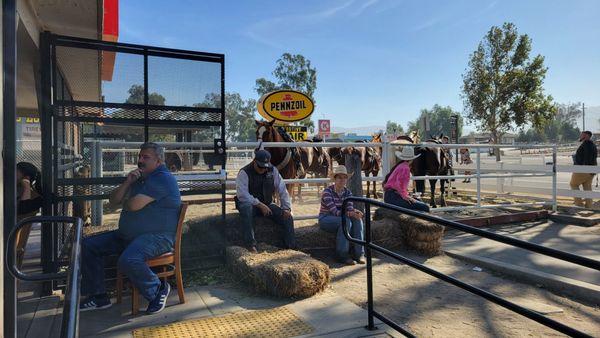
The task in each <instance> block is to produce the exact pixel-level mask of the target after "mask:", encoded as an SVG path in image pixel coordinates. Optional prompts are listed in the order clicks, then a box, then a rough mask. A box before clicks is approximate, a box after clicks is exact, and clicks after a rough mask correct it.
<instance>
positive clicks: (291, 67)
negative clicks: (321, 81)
mask: <svg viewBox="0 0 600 338" xmlns="http://www.w3.org/2000/svg"><path fill="white" fill-rule="evenodd" d="M272 74H273V76H274V77H275V79H276V82H273V81H270V80H267V79H265V78H260V79H257V80H256V87H255V88H254V89H255V90H256V92H257V93H258V95H261V96H262V95H264V94H266V93H269V92H272V91H275V90H281V89H292V90H297V91H300V92H302V93H304V94H306V95H308V96H309V97H310V98H311V99H312V100H313V102H315V100H314V96H313V94H314V93H315V90H316V89H317V69H316V68H314V67H311V64H310V60H309V59H307V58H305V57H304V56H302V55H301V54H290V53H284V54H283V55H281V58H280V59H279V60H277V63H276V65H275V70H274V71H273V73H272ZM299 124H300V125H303V126H306V127H308V129H309V130H310V132H311V133H312V132H313V131H314V130H315V124H314V122H313V121H312V120H311V119H310V117H309V118H306V119H304V120H302V121H300V122H299Z"/></svg>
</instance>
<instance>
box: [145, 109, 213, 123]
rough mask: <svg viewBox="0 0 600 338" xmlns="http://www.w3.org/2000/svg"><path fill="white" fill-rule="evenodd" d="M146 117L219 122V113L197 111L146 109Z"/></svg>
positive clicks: (164, 119) (162, 119)
mask: <svg viewBox="0 0 600 338" xmlns="http://www.w3.org/2000/svg"><path fill="white" fill-rule="evenodd" d="M148 118H149V119H150V120H158V121H190V122H221V113H216V112H199V111H169V110H148Z"/></svg>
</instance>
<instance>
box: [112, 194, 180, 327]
mask: <svg viewBox="0 0 600 338" xmlns="http://www.w3.org/2000/svg"><path fill="white" fill-rule="evenodd" d="M187 208H188V204H187V203H182V204H181V209H180V210H179V221H178V222H177V232H176V234H175V245H174V246H173V251H171V252H167V253H164V254H162V255H160V256H157V257H154V258H151V259H149V260H147V261H146V264H148V266H149V267H151V268H157V267H158V268H162V271H161V272H158V273H157V275H158V278H162V279H163V280H164V281H165V282H166V281H167V278H168V277H171V276H175V281H176V283H177V293H178V294H179V303H180V304H183V303H185V294H184V292H183V278H182V277H181V233H182V232H183V221H184V219H185V212H186V211H187ZM130 284H131V314H132V315H136V314H137V313H138V312H139V309H140V294H139V291H138V290H137V288H136V287H135V286H134V285H133V283H131V282H130ZM122 299H123V274H121V271H117V303H121V301H122Z"/></svg>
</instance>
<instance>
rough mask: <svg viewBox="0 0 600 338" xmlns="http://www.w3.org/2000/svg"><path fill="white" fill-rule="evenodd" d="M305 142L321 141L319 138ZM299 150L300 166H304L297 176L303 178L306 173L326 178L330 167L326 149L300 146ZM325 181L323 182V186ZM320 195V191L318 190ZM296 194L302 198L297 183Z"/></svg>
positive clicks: (329, 158)
mask: <svg viewBox="0 0 600 338" xmlns="http://www.w3.org/2000/svg"><path fill="white" fill-rule="evenodd" d="M305 142H315V143H317V142H323V140H320V139H316V138H315V139H313V140H312V141H310V140H307V141H305ZM302 150H303V151H301V152H300V155H301V159H302V166H303V167H304V168H306V170H305V171H304V175H303V176H301V177H298V178H305V177H306V175H307V174H312V176H313V177H315V178H327V177H329V174H330V172H331V169H332V163H331V157H330V156H329V153H328V152H327V150H326V149H325V148H323V147H309V148H302ZM326 185H327V183H326V184H325V186H326ZM318 194H319V196H320V191H319V192H318ZM298 195H299V197H300V199H302V195H301V188H300V185H298Z"/></svg>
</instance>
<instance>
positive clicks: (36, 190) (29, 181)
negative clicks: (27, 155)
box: [16, 162, 42, 266]
mask: <svg viewBox="0 0 600 338" xmlns="http://www.w3.org/2000/svg"><path fill="white" fill-rule="evenodd" d="M16 174H17V175H16V176H17V221H21V220H22V219H25V218H27V217H30V216H35V215H36V214H37V213H38V211H39V210H40V208H41V207H42V196H41V195H42V184H41V173H40V171H39V170H38V168H37V167H36V166H35V165H33V164H31V163H29V162H19V163H17V172H16ZM30 231H31V224H28V225H26V226H24V227H23V228H21V231H20V232H19V234H18V235H17V241H16V249H17V263H18V265H19V266H21V263H22V261H23V254H24V253H25V244H27V239H28V238H29V232H30Z"/></svg>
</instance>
